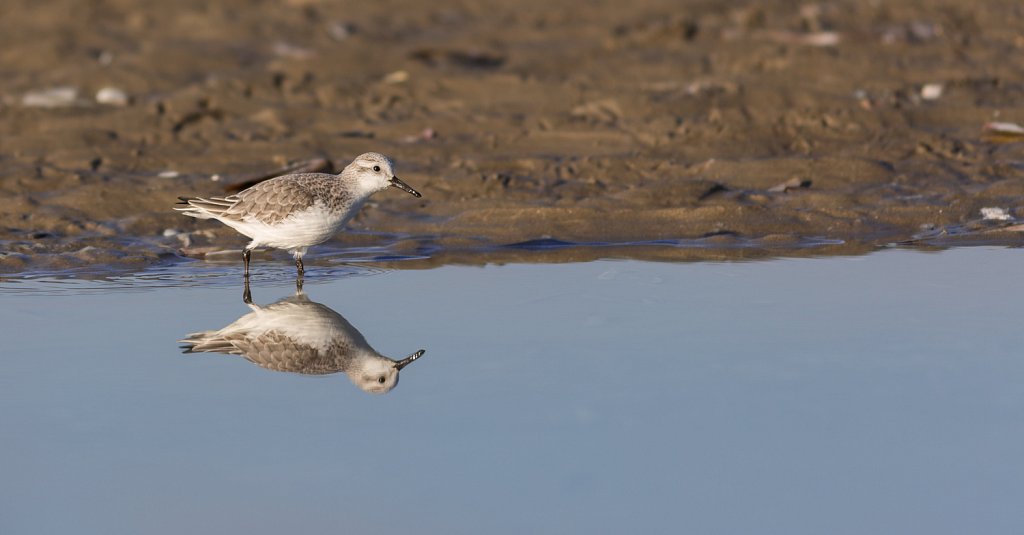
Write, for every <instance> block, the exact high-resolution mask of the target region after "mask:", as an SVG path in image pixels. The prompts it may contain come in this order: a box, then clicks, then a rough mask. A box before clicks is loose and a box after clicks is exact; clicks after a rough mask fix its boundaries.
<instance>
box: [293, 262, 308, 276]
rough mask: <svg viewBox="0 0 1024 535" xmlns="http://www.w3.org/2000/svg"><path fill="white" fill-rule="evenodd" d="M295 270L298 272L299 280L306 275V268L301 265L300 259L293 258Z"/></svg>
mask: <svg viewBox="0 0 1024 535" xmlns="http://www.w3.org/2000/svg"><path fill="white" fill-rule="evenodd" d="M295 269H296V270H297V271H298V272H299V277H300V278H301V277H302V276H303V275H305V274H306V268H305V266H303V265H302V258H298V257H296V258H295Z"/></svg>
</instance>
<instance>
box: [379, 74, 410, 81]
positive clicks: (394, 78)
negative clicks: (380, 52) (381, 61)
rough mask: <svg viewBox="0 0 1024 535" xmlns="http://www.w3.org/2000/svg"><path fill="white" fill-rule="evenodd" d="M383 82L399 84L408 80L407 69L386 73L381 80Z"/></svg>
mask: <svg viewBox="0 0 1024 535" xmlns="http://www.w3.org/2000/svg"><path fill="white" fill-rule="evenodd" d="M381 81H382V82H384V83H385V84H401V83H405V82H408V81H409V72H408V71H395V72H393V73H390V74H388V75H387V76H385V77H384V78H383V79H382V80H381Z"/></svg>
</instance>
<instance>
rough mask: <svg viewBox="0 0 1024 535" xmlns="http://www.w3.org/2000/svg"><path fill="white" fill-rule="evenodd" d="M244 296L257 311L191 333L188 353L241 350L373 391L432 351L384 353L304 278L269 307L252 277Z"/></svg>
mask: <svg viewBox="0 0 1024 535" xmlns="http://www.w3.org/2000/svg"><path fill="white" fill-rule="evenodd" d="M244 295H245V299H244V300H245V302H246V304H247V305H249V308H251V309H252V312H249V313H248V314H246V315H244V316H242V317H241V318H238V319H237V320H235V322H234V323H232V324H231V325H228V326H227V327H224V328H223V329H220V330H218V331H203V332H198V333H192V334H190V335H188V337H187V338H185V339H184V340H180V343H181V344H182V346H181V348H182V349H183V350H184V351H183V352H184V353H224V354H227V355H241V356H242V357H245V359H246V360H248V361H249V362H252V363H253V364H256V365H257V366H261V367H263V368H267V369H270V370H275V371H281V372H293V373H301V374H305V375H326V374H331V373H337V372H344V373H345V374H346V375H348V377H349V379H351V380H352V382H353V383H355V385H356V386H358V387H359V388H361V389H363V390H364V391H366V392H369V393H371V394H383V393H385V392H389V391H390V390H391V389H392V388H394V387H395V385H397V384H398V372H399V371H401V370H402V368H404V367H406V366H408V365H409V364H410V363H412V362H413V361H415V360H416V359H418V358H420V357H421V356H422V355H423V353H425V352H426V351H425V350H423V349H421V350H419V351H417V352H415V353H413V354H412V355H409V356H408V357H405V358H404V359H402V360H392V359H389V358H387V357H385V356H383V355H381V354H380V353H378V352H377V351H375V350H374V349H373V348H372V347H370V345H369V344H368V343H366V339H365V338H363V335H362V334H361V333H360V332H359V331H357V330H356V328H355V327H353V326H352V324H351V323H349V322H348V321H346V320H345V318H343V317H342V316H341V314H338V313H337V312H335V311H333V310H331V309H330V308H328V307H327V306H325V305H322V304H320V303H317V302H314V301H311V300H310V299H309V297H307V296H306V294H305V293H303V291H302V286H301V283H299V284H298V285H297V286H296V291H295V295H293V296H291V297H286V298H284V299H281V300H280V301H277V302H276V303H273V304H270V305H266V306H260V305H257V304H255V303H253V302H252V299H251V293H250V292H249V283H248V280H246V284H245V294H244Z"/></svg>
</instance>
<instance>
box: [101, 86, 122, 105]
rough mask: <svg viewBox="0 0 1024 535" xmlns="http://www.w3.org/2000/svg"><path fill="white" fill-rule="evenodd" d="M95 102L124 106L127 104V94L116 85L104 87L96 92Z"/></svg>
mask: <svg viewBox="0 0 1024 535" xmlns="http://www.w3.org/2000/svg"><path fill="white" fill-rule="evenodd" d="M96 102H98V103H100V104H106V105H108V106H117V107H124V106H127V105H128V95H127V94H126V93H125V92H124V91H122V90H120V89H118V88H116V87H104V88H103V89H100V90H99V91H97V92H96Z"/></svg>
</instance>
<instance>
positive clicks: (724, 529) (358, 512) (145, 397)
mask: <svg viewBox="0 0 1024 535" xmlns="http://www.w3.org/2000/svg"><path fill="white" fill-rule="evenodd" d="M285 267H287V268H291V266H290V265H287V266H285ZM205 269H207V268H206V267H204V266H203V264H202V263H196V264H189V265H185V266H179V267H177V268H176V271H171V272H169V273H165V274H163V275H162V276H161V277H160V279H159V280H160V284H152V281H149V282H148V283H146V281H145V280H144V279H142V278H140V279H139V281H138V284H137V285H136V284H133V283H132V281H131V280H127V281H125V280H121V281H119V282H116V283H115V282H59V281H47V280H35V281H8V282H2V283H0V335H2V345H0V347H2V357H0V426H2V437H0V474H2V477H0V533H4V534H7V535H15V534H29V533H31V534H40V533H42V534H47V533H76V534H83V533H87V534H92V533H97V534H99V533H102V534H118V533H126V534H127V533H133V534H134V533H148V534H180V533H243V532H244V533H282V532H283V533H325V532H332V533H382V534H388V533H409V532H422V533H640V532H650V533H780V534H783V533H784V534H794V533H807V534H820V533H830V534H835V533H850V534H854V533H858V534H859V533H873V534H878V533H929V534H943V533H949V534H954V533H955V534H962V533H1020V532H1022V530H1024V513H1022V508H1021V504H1024V459H1022V457H1024V388H1022V386H1024V355H1022V352H1021V341H1022V338H1024V336H1022V327H1021V326H1022V324H1024V322H1022V320H1021V305H1020V304H1021V301H1022V299H1024V280H1022V277H1021V274H1022V273H1024V252H1022V251H1020V250H1012V249H996V248H965V249H955V250H949V251H944V252H939V253H923V252H915V251H900V250H895V251H885V252H880V253H876V254H872V255H869V256H863V257H838V258H825V259H799V260H771V261H762V262H754V263H691V264H669V263H644V262H637V261H599V262H591V263H583V264H557V265H506V266H488V267H485V268H479V267H444V268H439V269H433V270H422V271H417V270H408V271H390V272H384V271H379V270H368V269H363V268H359V267H351V268H346V269H347V271H342V272H337V271H336V272H333V274H332V275H330V276H323V277H322V278H316V277H315V273H311V274H313V275H314V277H312V278H307V281H306V284H305V288H304V290H305V293H304V295H300V296H297V297H296V296H294V295H293V294H294V288H293V287H291V284H290V282H289V281H287V280H286V277H285V275H284V274H285V273H287V272H286V271H284V269H285V268H284V267H281V268H279V271H280V276H269V277H268V278H267V279H265V280H261V279H258V278H257V279H255V281H254V284H253V287H252V299H253V304H252V306H249V305H247V304H246V303H244V302H243V300H242V287H241V284H240V283H239V284H235V282H234V278H233V276H234V275H237V274H236V273H234V272H233V271H232V272H230V273H231V274H232V276H231V277H228V276H226V275H225V276H221V277H219V278H217V277H214V278H212V279H211V280H212V281H213V282H211V283H204V282H203V279H202V278H201V277H200V276H199V275H197V274H201V273H204V270H205ZM260 269H263V270H266V269H271V265H269V264H266V263H265V264H264V265H263V266H261V268H260ZM275 269H276V268H275ZM314 269H315V268H314ZM310 271H314V270H310ZM229 280H230V282H229ZM275 303H276V304H275ZM275 307H276V308H275ZM229 326H230V327H229ZM225 327H229V328H228V329H224V328H225ZM222 329H223V330H222ZM218 331H219V332H218ZM190 335H191V336H192V338H193V339H196V337H197V336H198V337H199V339H202V340H206V343H208V345H207V346H205V347H206V349H205V350H211V351H216V350H218V349H219V350H222V351H223V352H221V353H218V352H203V351H205V350H200V351H199V352H194V353H187V354H184V353H182V346H184V348H185V349H188V348H189V347H190V342H188V339H189V337H190ZM182 340H184V341H185V342H181V341H182ZM191 344H192V345H193V346H194V343H191ZM245 344H249V345H245ZM311 348H312V349H311ZM317 348H319V349H317ZM419 349H425V350H426V353H425V354H423V356H422V357H420V358H419V359H417V360H415V362H407V363H406V364H407V365H405V366H404V367H403V368H402V369H401V372H400V376H401V381H400V382H398V375H399V374H398V373H397V370H396V369H395V367H394V364H395V363H396V362H399V361H402V359H406V358H407V357H409V356H411V355H414V354H415V352H417V350H419ZM243 350H244V351H243ZM231 351H234V352H235V353H240V352H248V353H250V354H249V355H247V356H248V360H247V358H246V356H241V355H234V354H224V352H228V353H230V352H231ZM328 354H330V355H331V356H330V358H328V357H325V355H328ZM389 359H390V360H389ZM367 369H369V370H370V372H366V370H367ZM389 370H394V372H395V374H394V375H395V377H394V382H392V381H391V377H390V376H389V377H387V378H385V379H386V381H387V384H384V383H381V387H380V388H377V387H376V386H375V385H376V384H377V383H375V381H377V380H378V379H379V378H380V374H382V373H383V374H389V373H391V371H389ZM332 372H337V373H332ZM385 387H386V388H385ZM375 388H376V389H378V390H383V391H387V392H386V393H382V394H372V393H368V392H367V391H364V390H370V391H373V390H374V389H375ZM388 390H389V391H388Z"/></svg>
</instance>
